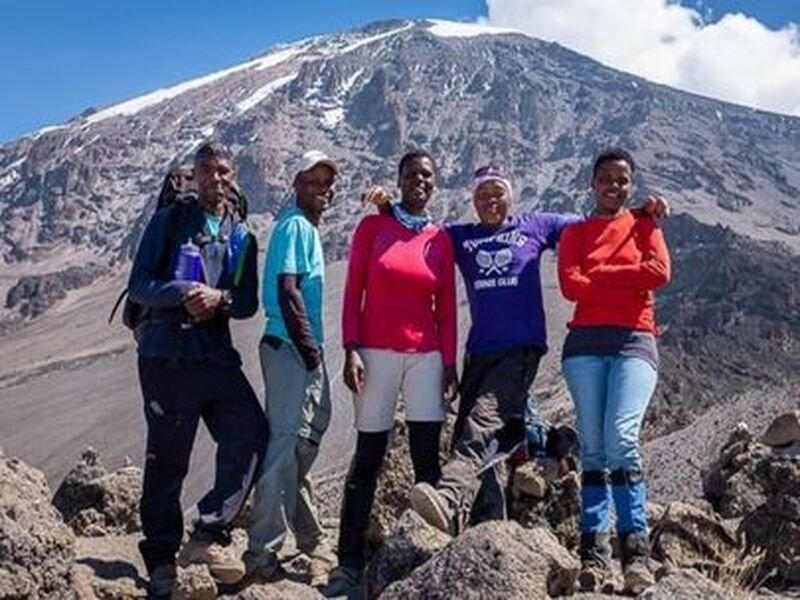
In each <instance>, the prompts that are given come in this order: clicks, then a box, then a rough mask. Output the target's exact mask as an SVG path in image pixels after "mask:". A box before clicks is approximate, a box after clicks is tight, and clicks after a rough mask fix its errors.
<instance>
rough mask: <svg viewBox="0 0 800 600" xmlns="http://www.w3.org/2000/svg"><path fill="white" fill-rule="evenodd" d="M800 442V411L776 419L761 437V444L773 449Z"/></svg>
mask: <svg viewBox="0 0 800 600" xmlns="http://www.w3.org/2000/svg"><path fill="white" fill-rule="evenodd" d="M795 442H800V410H793V411H791V412H788V413H785V414H783V415H781V416H780V417H778V418H777V419H775V420H774V421H773V422H772V424H771V425H770V426H769V427H768V428H767V430H766V431H765V432H764V435H763V436H761V443H762V444H766V445H767V446H772V447H781V446H789V445H790V444H794V443H795Z"/></svg>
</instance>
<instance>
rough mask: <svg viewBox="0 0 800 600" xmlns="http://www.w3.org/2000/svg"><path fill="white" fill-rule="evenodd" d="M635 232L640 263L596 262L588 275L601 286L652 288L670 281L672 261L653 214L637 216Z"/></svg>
mask: <svg viewBox="0 0 800 600" xmlns="http://www.w3.org/2000/svg"><path fill="white" fill-rule="evenodd" d="M633 227H634V235H635V236H636V239H637V241H638V244H639V247H640V250H641V252H642V260H641V262H638V263H634V264H627V265H598V266H597V267H595V268H593V269H592V270H591V272H590V273H589V274H588V275H589V277H590V278H591V280H592V281H594V282H596V283H598V284H601V285H614V286H625V287H629V288H633V289H635V290H638V291H643V292H646V291H653V290H656V289H658V288H660V287H661V286H663V285H665V284H666V283H668V282H669V280H670V277H671V269H672V267H671V264H670V258H669V251H668V250H667V244H666V241H665V240H664V233H663V232H662V230H661V227H659V225H658V223H657V222H656V220H655V219H654V218H653V217H650V216H647V215H642V216H637V217H636V220H635V221H634V225H633Z"/></svg>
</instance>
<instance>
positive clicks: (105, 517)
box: [53, 448, 142, 536]
mask: <svg viewBox="0 0 800 600" xmlns="http://www.w3.org/2000/svg"><path fill="white" fill-rule="evenodd" d="M141 492H142V471H141V469H139V468H137V467H123V468H121V469H119V470H117V471H114V472H113V473H109V472H107V471H106V469H105V468H104V467H103V466H102V464H100V460H99V458H98V456H97V453H96V452H95V451H94V450H93V449H91V448H90V449H88V450H87V451H86V452H84V453H83V455H81V460H80V462H79V463H78V464H77V465H76V466H75V468H74V469H72V470H71V471H70V472H69V473H68V474H67V476H66V478H65V479H64V481H62V482H61V485H60V486H58V490H56V494H55V496H54V497H53V504H54V505H55V506H56V508H58V510H60V511H61V514H62V515H63V516H64V520H65V521H66V522H67V524H68V525H69V526H70V527H72V529H73V531H75V533H76V534H78V535H84V536H102V535H110V534H125V533H135V532H137V531H141V523H140V521H139V497H140V496H141Z"/></svg>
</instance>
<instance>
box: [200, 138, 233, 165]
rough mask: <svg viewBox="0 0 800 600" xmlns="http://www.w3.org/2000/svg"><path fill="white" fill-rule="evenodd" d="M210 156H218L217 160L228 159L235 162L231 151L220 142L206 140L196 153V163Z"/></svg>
mask: <svg viewBox="0 0 800 600" xmlns="http://www.w3.org/2000/svg"><path fill="white" fill-rule="evenodd" d="M209 158H216V159H217V160H227V161H228V162H233V161H232V158H231V153H230V152H228V149H227V148H226V147H225V146H223V145H222V144H220V143H219V142H204V143H203V144H202V145H201V146H200V147H199V148H198V149H197V152H195V153H194V163H195V164H197V163H199V162H200V161H202V160H208V159H209Z"/></svg>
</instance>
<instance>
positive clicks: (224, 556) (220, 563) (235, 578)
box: [178, 538, 245, 584]
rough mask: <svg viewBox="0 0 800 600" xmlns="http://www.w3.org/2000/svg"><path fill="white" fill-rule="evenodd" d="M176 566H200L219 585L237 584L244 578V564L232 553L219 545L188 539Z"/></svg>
mask: <svg viewBox="0 0 800 600" xmlns="http://www.w3.org/2000/svg"><path fill="white" fill-rule="evenodd" d="M178 564H179V565H180V566H182V567H187V566H189V565H192V564H201V565H206V566H207V567H208V570H209V572H210V573H211V576H212V577H214V578H215V579H216V580H217V581H219V582H220V583H225V584H232V583H238V582H239V581H240V580H241V578H242V577H244V572H245V569H244V563H243V562H242V561H241V559H240V558H239V557H237V556H236V555H235V554H234V553H233V551H232V550H231V549H230V548H228V547H226V546H222V545H221V544H217V543H215V542H209V541H206V540H196V539H193V538H190V539H189V541H188V542H186V544H185V545H184V546H183V548H182V549H181V552H180V554H179V555H178Z"/></svg>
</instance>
